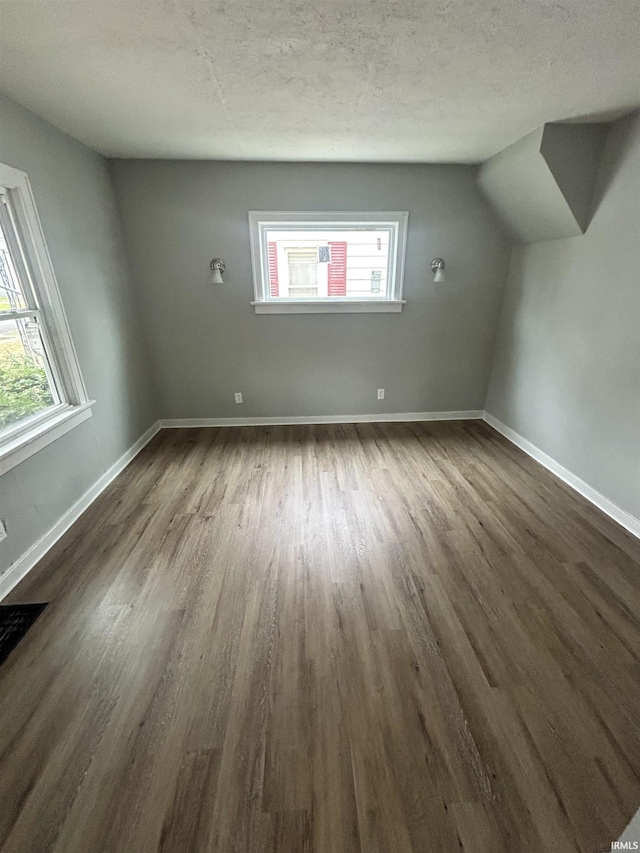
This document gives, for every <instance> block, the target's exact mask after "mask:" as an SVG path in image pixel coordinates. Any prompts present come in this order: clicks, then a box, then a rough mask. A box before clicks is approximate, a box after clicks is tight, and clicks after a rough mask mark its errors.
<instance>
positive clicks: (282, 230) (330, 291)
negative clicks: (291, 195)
mask: <svg viewBox="0 0 640 853" xmlns="http://www.w3.org/2000/svg"><path fill="white" fill-rule="evenodd" d="M407 218H408V214H407V213H406V212H402V213H397V212H394V213H388V212H387V213H382V212H375V213H344V212H343V213H273V212H259V211H252V212H251V213H250V214H249V223H250V231H251V249H252V260H253V273H254V288H255V300H254V303H253V304H254V305H255V308H256V312H257V313H307V312H338V311H401V310H402V305H403V299H402V286H403V274H404V254H405V242H406V229H407Z"/></svg>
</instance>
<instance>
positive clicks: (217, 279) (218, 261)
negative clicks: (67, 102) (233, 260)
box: [209, 258, 225, 284]
mask: <svg viewBox="0 0 640 853" xmlns="http://www.w3.org/2000/svg"><path fill="white" fill-rule="evenodd" d="M209 269H210V270H211V279H210V281H211V284H224V279H223V278H222V273H223V272H224V270H225V263H224V261H223V260H222V258H214V259H213V260H212V261H211V263H210V264H209Z"/></svg>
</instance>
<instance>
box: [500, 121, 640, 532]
mask: <svg viewBox="0 0 640 853" xmlns="http://www.w3.org/2000/svg"><path fill="white" fill-rule="evenodd" d="M639 187H640V114H639V113H635V114H634V115H632V116H629V117H627V118H625V119H621V120H620V121H618V122H616V123H614V124H613V125H612V126H611V128H610V130H609V132H608V134H607V138H606V142H605V148H604V152H603V155H602V163H601V168H600V173H599V176H598V183H597V186H596V192H595V210H594V215H593V218H592V220H591V224H590V226H589V229H588V230H587V233H586V234H585V235H584V236H582V237H576V238H573V239H568V240H557V241H554V242H548V243H539V244H536V245H531V246H519V247H516V248H515V249H514V251H513V255H512V258H511V264H510V270H509V279H508V284H507V288H506V291H505V301H504V308H503V313H502V317H501V321H500V330H499V335H498V340H497V344H496V353H495V360H494V364H493V370H492V374H491V383H490V388H489V393H488V397H487V406H486V408H487V410H488V411H489V412H490V413H491V414H493V415H494V416H495V417H497V418H499V419H500V420H501V421H503V422H504V423H505V424H507V425H508V426H510V427H511V428H512V429H514V430H515V431H516V432H518V433H519V434H520V435H522V436H523V437H524V438H526V439H528V440H529V441H531V442H532V443H533V444H534V445H536V446H537V447H539V448H540V449H541V450H543V451H545V452H546V453H548V454H549V455H550V456H551V457H553V458H554V459H555V460H556V461H557V462H559V463H560V464H561V465H564V466H565V467H566V468H568V469H569V470H570V471H571V472H573V473H574V474H576V475H577V476H578V477H581V478H582V479H583V480H585V481H586V482H587V483H588V484H589V485H590V486H592V487H593V488H595V489H597V490H598V491H599V492H601V493H602V494H603V495H604V496H605V497H607V498H608V499H609V500H611V501H613V502H614V503H615V504H617V505H618V506H619V507H621V508H622V509H623V510H626V511H627V512H629V513H631V514H632V515H633V516H635V517H636V518H640V241H639V239H638V237H639V234H640V198H639V194H638V188H639Z"/></svg>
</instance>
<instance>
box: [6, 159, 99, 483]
mask: <svg viewBox="0 0 640 853" xmlns="http://www.w3.org/2000/svg"><path fill="white" fill-rule="evenodd" d="M0 223H1V224H2V230H3V232H4V235H5V238H6V241H7V245H8V248H9V256H10V258H11V262H12V264H13V266H14V268H15V271H16V273H17V276H18V279H19V281H20V283H21V285H22V288H23V291H24V301H25V303H26V305H25V306H24V307H19V308H13V307H11V306H10V307H9V309H6V308H4V309H3V310H0V318H1V320H0V322H2V323H6V322H7V321H20V322H23V321H24V320H25V318H28V319H29V320H31V322H32V323H33V324H37V326H36V325H34V326H33V328H34V329H36V332H35V334H36V336H38V334H39V340H40V341H41V343H42V347H43V362H44V365H45V369H46V374H47V378H48V380H49V385H50V389H51V396H52V404H51V405H50V406H48V407H47V408H45V409H43V410H42V411H39V412H37V413H35V414H32V415H29V416H25V417H24V418H23V419H22V420H19V421H18V422H16V423H12V424H10V425H8V426H6V427H4V428H2V429H0V475H1V474H3V473H5V472H6V471H8V470H10V469H11V468H12V467H14V466H15V465H17V464H19V463H20V462H22V461H24V459H26V458H28V457H29V456H31V455H32V454H33V453H36V452H37V451H38V450H41V449H42V448H43V447H45V446H46V445H47V444H50V443H51V442H52V441H55V440H56V439H57V438H59V437H60V436H61V435H63V434H64V433H65V432H68V431H69V430H70V429H72V428H73V427H75V426H77V425H78V424H79V423H82V421H84V420H86V419H87V418H89V417H90V416H91V406H92V405H93V402H94V401H92V400H90V399H89V397H88V394H87V391H86V388H85V385H84V382H83V379H82V373H81V371H80V365H79V364H78V358H77V355H76V352H75V348H74V346H73V341H72V338H71V333H70V330H69V324H68V322H67V318H66V315H65V312H64V307H63V304H62V299H61V297H60V293H59V290H58V285H57V282H56V277H55V273H54V270H53V266H52V263H51V258H50V256H49V252H48V250H47V246H46V242H45V238H44V234H43V231H42V226H41V224H40V219H39V216H38V212H37V209H36V205H35V201H34V197H33V192H32V190H31V185H30V183H29V179H28V177H27V175H26V174H25V173H24V172H21V171H19V170H18V169H14V168H12V167H11V166H6V165H4V164H1V163H0Z"/></svg>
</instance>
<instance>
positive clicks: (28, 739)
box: [0, 421, 640, 853]
mask: <svg viewBox="0 0 640 853" xmlns="http://www.w3.org/2000/svg"><path fill="white" fill-rule="evenodd" d="M7 601H8V602H9V601H13V602H30V601H50V602H51V604H50V606H49V607H48V608H47V609H46V611H45V612H44V614H43V615H42V617H41V618H40V619H39V620H38V622H37V623H36V624H35V626H34V627H33V629H32V630H31V631H30V632H29V634H28V635H27V637H26V638H25V639H24V640H23V641H22V642H21V644H20V645H19V646H18V648H17V649H16V650H15V651H14V652H13V653H12V654H11V655H10V657H9V658H8V660H7V661H6V663H5V664H4V665H3V666H2V668H0V849H1V850H2V851H3V853H42V851H55V853H89V852H90V853H102V852H103V851H109V853H156V852H159V853H190V851H193V853H196V851H197V853H272V851H273V852H274V853H276V852H277V853H454V851H465V853H576V851H580V853H601V851H605V850H609V849H610V847H611V842H612V841H613V840H615V839H617V838H618V837H619V835H620V833H621V832H622V830H623V829H624V827H625V825H626V824H627V823H628V821H629V820H630V818H631V817H632V815H633V813H634V812H635V810H636V809H637V808H638V806H639V805H640V728H639V723H638V719H639V718H638V709H639V708H640V662H639V657H640V542H638V541H637V540H635V539H633V537H631V536H630V535H628V534H626V533H625V532H624V531H623V530H622V529H621V528H619V527H617V526H616V525H615V524H614V523H613V522H611V521H610V520H609V519H607V518H606V517H605V516H603V515H602V514H601V513H600V512H599V511H598V510H596V509H595V508H593V507H592V506H591V505H589V504H588V503H587V502H586V501H584V500H583V499H582V498H580V497H579V496H577V495H576V494H575V493H574V492H572V491H571V490H570V489H569V488H568V487H566V486H565V485H564V484H562V483H561V482H560V481H558V480H556V479H555V478H554V477H552V476H551V475H550V474H549V473H548V472H546V471H545V470H544V469H542V468H540V467H539V466H538V465H537V464H536V463H535V462H533V461H532V460H530V459H529V458H528V457H526V456H525V455H524V454H522V453H521V452H520V451H519V450H517V449H516V448H514V447H513V446H512V445H510V444H509V443H508V442H507V441H506V440H504V439H503V438H502V437H501V436H499V435H498V434H497V433H496V432H494V431H493V430H492V429H491V428H490V427H488V426H487V425H486V424H483V423H480V422H471V421H469V422H458V423H430V424H380V425H378V424H362V425H328V426H295V427H255V428H250V427H244V428H234V429H200V430H166V431H163V432H161V433H160V434H159V435H158V436H157V437H156V438H155V439H154V440H153V442H152V443H151V444H150V445H148V446H147V447H146V448H145V449H144V450H143V451H142V453H141V454H140V455H139V456H138V457H137V458H136V459H135V460H134V462H133V463H132V464H131V465H130V466H129V467H128V468H127V469H126V471H125V472H123V474H122V475H121V476H120V477H119V478H118V479H117V480H116V481H115V482H114V483H113V484H112V485H111V486H110V487H109V489H108V490H107V491H106V492H105V493H104V494H103V495H102V496H101V497H100V498H99V499H98V501H97V502H96V503H95V504H93V505H92V507H91V508H90V509H89V510H88V511H87V513H86V514H85V515H84V516H83V517H82V518H81V519H80V520H79V521H78V522H77V523H76V524H75V525H74V527H73V528H72V529H71V530H70V531H69V532H68V533H67V534H66V536H65V537H64V538H63V539H62V540H61V541H60V542H59V543H58V544H57V545H56V547H55V548H54V549H53V550H52V551H51V552H50V553H49V554H48V555H47V557H46V558H45V559H44V560H43V561H42V562H41V563H40V565H39V566H38V567H37V568H36V569H35V570H34V571H33V572H32V573H31V574H30V575H29V576H28V577H27V578H26V579H25V580H24V581H23V582H22V583H21V584H20V585H19V586H18V587H17V588H16V589H15V590H14V592H13V593H12V594H11V596H10V597H9V599H7Z"/></svg>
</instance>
